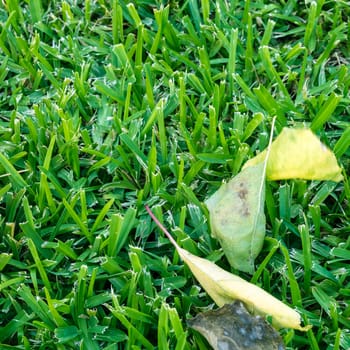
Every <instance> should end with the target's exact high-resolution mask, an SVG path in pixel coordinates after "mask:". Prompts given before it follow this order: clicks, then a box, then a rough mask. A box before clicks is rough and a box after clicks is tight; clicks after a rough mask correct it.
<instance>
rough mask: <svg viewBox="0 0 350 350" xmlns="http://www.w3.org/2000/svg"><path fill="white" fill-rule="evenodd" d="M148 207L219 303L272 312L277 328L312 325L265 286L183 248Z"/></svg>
mask: <svg viewBox="0 0 350 350" xmlns="http://www.w3.org/2000/svg"><path fill="white" fill-rule="evenodd" d="M146 210H147V211H148V213H149V215H150V216H151V217H152V219H153V220H154V221H155V222H156V224H157V225H158V226H159V228H160V229H161V230H162V231H163V232H164V233H165V235H166V236H167V237H168V239H169V240H170V242H171V243H172V244H173V245H174V247H175V248H176V250H177V252H178V253H179V255H180V257H181V258H182V259H183V260H184V262H185V263H186V264H187V265H188V266H189V268H190V269H191V271H192V273H193V275H194V276H195V277H196V279H197V280H198V282H199V283H200V284H201V286H202V287H203V288H204V289H205V291H206V292H207V293H208V295H209V296H210V297H211V298H212V299H213V300H214V302H215V303H216V304H217V305H218V306H220V307H221V306H224V305H225V304H230V303H232V302H233V301H235V300H240V301H242V302H243V303H244V304H245V306H246V307H247V309H248V310H249V311H250V312H252V313H253V314H255V315H261V316H267V315H270V316H271V318H272V325H273V326H274V327H276V328H282V327H286V328H294V329H298V330H301V331H306V330H308V329H309V328H310V326H306V327H302V326H301V325H300V322H301V320H300V315H299V314H298V312H297V311H295V310H293V309H292V308H290V307H289V306H287V305H286V304H284V303H282V302H281V301H280V300H278V299H276V298H275V297H274V296H272V295H271V294H269V293H267V292H266V291H264V290H263V289H261V288H259V287H258V286H256V285H254V284H252V283H249V282H247V281H245V280H244V279H243V278H240V277H238V276H236V275H234V274H231V273H229V272H228V271H225V270H224V269H222V268H221V267H219V266H217V265H216V264H214V263H213V262H211V261H209V260H207V259H203V258H200V257H198V256H196V255H193V254H191V253H189V252H188V251H186V250H184V249H182V248H181V247H180V246H179V245H178V244H177V243H176V241H175V240H174V238H173V237H172V236H171V235H170V233H169V232H168V231H167V230H166V228H165V227H164V226H163V225H162V224H161V223H160V222H159V220H158V219H157V218H156V217H155V216H154V214H153V213H152V211H151V210H150V209H149V208H148V207H147V206H146Z"/></svg>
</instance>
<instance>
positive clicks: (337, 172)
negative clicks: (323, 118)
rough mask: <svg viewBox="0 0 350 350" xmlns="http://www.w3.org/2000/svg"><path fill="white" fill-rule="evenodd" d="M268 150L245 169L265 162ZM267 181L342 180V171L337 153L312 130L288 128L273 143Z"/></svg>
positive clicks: (245, 165)
mask: <svg viewBox="0 0 350 350" xmlns="http://www.w3.org/2000/svg"><path fill="white" fill-rule="evenodd" d="M265 157H266V150H264V151H263V152H261V153H260V154H258V155H257V156H256V157H254V158H252V159H250V160H249V161H247V162H246V163H245V164H244V167H243V169H245V168H247V167H249V166H252V165H255V164H259V163H260V162H261V161H264V159H265ZM266 178H267V180H282V179H305V180H331V181H336V182H338V181H341V180H342V179H343V177H342V175H341V168H340V167H339V165H338V163H337V159H336V157H335V155H334V154H333V152H332V151H331V150H330V149H329V148H327V147H326V146H325V145H324V144H323V143H322V142H321V141H320V140H319V139H318V137H317V136H316V135H315V134H314V133H313V132H312V131H311V130H310V129H306V128H304V129H292V128H284V129H283V130H282V132H281V133H280V134H279V135H278V136H277V138H276V139H275V140H274V141H273V142H272V144H271V150H270V155H269V157H268V160H267V167H266Z"/></svg>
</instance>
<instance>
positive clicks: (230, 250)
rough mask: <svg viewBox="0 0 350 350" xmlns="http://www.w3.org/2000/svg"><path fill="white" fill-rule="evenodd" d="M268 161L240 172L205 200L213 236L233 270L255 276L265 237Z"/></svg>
mask: <svg viewBox="0 0 350 350" xmlns="http://www.w3.org/2000/svg"><path fill="white" fill-rule="evenodd" d="M264 203H265V162H264V161H262V162H260V163H259V164H256V165H253V166H250V167H247V168H245V169H244V170H243V171H241V172H240V173H239V174H238V175H237V176H235V177H234V178H233V179H231V180H230V181H229V182H227V183H224V184H222V185H221V187H220V188H219V189H218V190H217V191H216V192H215V193H214V194H213V195H212V196H211V197H210V198H209V199H207V200H206V202H205V204H206V205H207V207H208V209H209V215H210V227H211V234H212V235H213V237H215V238H217V239H218V241H219V242H220V245H221V247H222V249H223V251H224V253H225V255H226V257H227V259H228V261H229V262H230V264H231V266H233V267H234V268H236V269H238V270H240V271H244V272H248V273H251V274H252V273H253V272H254V260H255V258H256V257H257V256H258V254H259V253H260V251H261V249H262V246H263V243H264V237H265V231H266V228H265V224H266V219H265V214H264Z"/></svg>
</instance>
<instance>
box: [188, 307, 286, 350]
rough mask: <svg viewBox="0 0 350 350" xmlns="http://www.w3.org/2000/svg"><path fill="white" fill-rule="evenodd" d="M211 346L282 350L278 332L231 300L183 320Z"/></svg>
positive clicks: (235, 349) (229, 349) (219, 349)
mask: <svg viewBox="0 0 350 350" xmlns="http://www.w3.org/2000/svg"><path fill="white" fill-rule="evenodd" d="M187 323H188V325H189V326H190V327H191V328H193V329H195V330H197V331H198V332H200V333H201V334H202V335H203V336H204V337H205V338H206V339H207V340H208V342H209V344H210V345H211V346H212V347H213V349H214V350H247V349H249V350H283V349H285V346H284V344H283V341H282V338H281V336H280V334H279V333H278V332H277V331H276V330H275V329H274V328H273V327H271V325H270V324H269V323H268V322H267V321H266V320H265V319H264V318H263V317H261V316H252V315H251V314H250V313H249V312H248V311H247V309H246V308H245V307H244V305H243V303H241V302H240V301H235V302H234V303H232V304H225V305H224V306H223V307H221V308H219V309H216V310H210V311H207V312H203V313H200V314H198V315H197V316H196V317H194V318H192V319H190V320H188V321H187Z"/></svg>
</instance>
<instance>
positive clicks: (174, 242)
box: [145, 205, 180, 249]
mask: <svg viewBox="0 0 350 350" xmlns="http://www.w3.org/2000/svg"><path fill="white" fill-rule="evenodd" d="M145 208H146V210H147V212H148V214H149V215H150V217H151V218H152V219H153V221H154V222H155V223H156V224H157V226H158V227H159V228H160V229H161V230H162V231H163V232H164V234H165V235H166V236H167V238H168V239H169V241H170V242H171V243H172V244H173V245H174V246H175V248H176V249H179V248H180V247H179V245H178V244H177V243H176V241H175V239H174V238H173V236H172V235H171V234H170V233H169V231H168V230H167V229H166V228H165V227H164V226H163V224H162V223H161V222H160V221H159V220H158V219H157V218H156V217H155V215H154V214H153V212H152V210H151V209H150V208H149V206H148V205H145Z"/></svg>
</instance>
